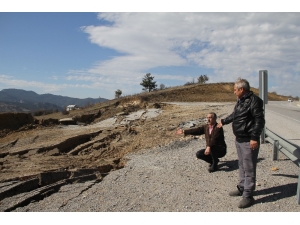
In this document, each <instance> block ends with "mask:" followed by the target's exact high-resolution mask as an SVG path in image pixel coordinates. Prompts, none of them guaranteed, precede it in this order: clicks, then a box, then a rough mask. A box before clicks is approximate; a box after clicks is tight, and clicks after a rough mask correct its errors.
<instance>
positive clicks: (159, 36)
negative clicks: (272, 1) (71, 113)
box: [0, 1, 300, 99]
mask: <svg viewBox="0 0 300 225" xmlns="http://www.w3.org/2000/svg"><path fill="white" fill-rule="evenodd" d="M15 2H18V1H12V2H11V3H10V4H11V5H8V6H7V8H6V9H7V10H5V9H4V10H3V11H2V12H0V90H2V89H5V88H18V89H24V90H32V91H35V92H37V93H38V94H44V93H51V94H56V95H63V96H69V97H76V98H87V97H92V98H98V97H99V96H100V97H102V98H108V99H113V98H114V96H115V91H116V90H117V89H120V90H122V92H123V95H130V94H136V93H140V92H142V86H141V85H140V82H141V81H142V78H143V77H144V75H145V74H146V73H151V74H152V75H153V76H154V80H155V81H157V84H158V85H160V84H164V85H165V86H167V87H170V86H178V85H183V84H185V83H186V82H191V81H193V79H194V80H197V77H199V76H200V75H202V74H206V75H207V76H208V77H209V83H214V82H234V81H235V80H236V79H237V78H238V77H242V78H246V79H248V81H249V82H250V85H251V86H253V87H258V81H259V78H258V74H259V70H268V73H269V76H268V81H269V84H268V89H269V92H273V91H275V92H277V93H278V94H283V95H292V96H300V89H299V87H298V86H299V83H300V76H299V75H300V74H299V73H300V61H299V59H300V13H298V12H294V13H290V12H284V10H279V11H282V13H275V12H268V13H265V12H259V11H258V10H253V11H257V12H258V13H240V12H239V10H238V11H236V12H228V13H223V12H214V13H209V12H205V11H203V12H198V13H192V12H189V10H186V11H187V12H185V13H184V12H181V13H179V12H178V11H180V10H177V9H176V8H174V9H175V10H174V9H173V11H174V12H167V10H165V9H167V8H168V7H165V8H163V7H162V9H161V11H162V12H159V10H150V11H152V13H149V12H147V11H146V10H144V8H141V9H140V11H141V12H139V8H138V9H134V8H133V9H132V10H130V9H129V10H128V9H127V8H124V9H125V10H121V9H120V8H118V7H115V6H114V3H115V1H114V2H112V3H111V5H109V6H108V7H107V6H103V5H101V6H97V5H96V6H94V5H89V6H88V7H87V8H86V7H81V5H76V4H75V3H77V2H76V1H72V2H74V4H75V5H76V7H75V8H74V7H73V8H72V7H68V5H63V6H62V7H61V4H59V1H51V6H49V7H47V4H45V5H46V6H44V5H43V6H39V5H37V7H35V8H34V10H32V8H31V7H30V4H31V3H32V4H33V3H34V2H35V1H26V3H28V4H29V6H27V9H26V7H25V8H24V7H23V5H22V4H24V3H23V2H22V1H20V2H19V4H15ZM43 2H44V3H45V1H43ZM46 2H47V1H46ZM185 2H188V1H185ZM86 3H90V1H86ZM127 3H128V2H127ZM155 3H156V2H155ZM56 4H57V5H56ZM157 4H158V3H157ZM56 6H58V7H56ZM177 6H178V7H179V9H182V7H181V6H180V5H177ZM212 6H213V5H212ZM212 6H210V5H209V7H212ZM28 7H29V8H28ZM152 7H153V6H152ZM209 7H208V9H210V8H209ZM221 8H222V7H221ZM266 8H267V7H265V8H259V7H257V9H259V10H262V11H264V9H266ZM24 9H25V10H24ZM70 9H71V10H70ZM150 9H151V8H150ZM154 9H157V8H156V7H154ZM171 9H172V8H171ZM183 9H184V8H183ZM224 9H225V11H226V7H225V8H224ZM224 9H223V10H224ZM249 9H251V8H249ZM254 9H255V8H254ZM279 9H281V8H280V7H279ZM292 9H293V10H295V9H294V8H292ZM114 10H115V12H118V13H115V12H113V11H114ZM192 10H194V11H196V10H195V9H193V8H192ZM199 10H200V9H199ZM221 10H222V9H221ZM60 11H62V12H60ZM68 11H69V12H68ZM72 11H74V12H72ZM94 11H102V12H105V13H96V12H94ZM197 11H198V10H197ZM209 11H210V10H209ZM228 11H231V10H228ZM240 11H245V10H244V9H243V8H241V10H240ZM250 11H251V10H250ZM275 11H276V8H275ZM287 11H291V10H289V9H288V10H287ZM132 12H135V13H132Z"/></svg>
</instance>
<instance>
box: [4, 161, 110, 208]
mask: <svg viewBox="0 0 300 225" xmlns="http://www.w3.org/2000/svg"><path fill="white" fill-rule="evenodd" d="M107 169H108V168H107V167H106V168H105V167H102V168H90V169H78V170H73V171H67V170H62V171H52V172H44V173H40V174H39V175H38V176H35V177H31V178H29V179H28V180H25V181H24V180H22V179H19V180H13V181H8V182H3V183H0V211H2V212H9V211H12V210H14V209H16V208H18V207H23V206H26V205H28V204H29V203H31V202H32V201H37V200H41V199H43V198H45V197H48V196H50V195H51V194H53V193H56V192H58V191H59V189H60V188H61V187H62V186H64V185H67V184H72V183H77V182H85V181H89V180H95V182H96V183H97V182H100V181H101V180H102V177H103V176H105V175H106V174H107V173H108V172H109V171H108V170H107Z"/></svg>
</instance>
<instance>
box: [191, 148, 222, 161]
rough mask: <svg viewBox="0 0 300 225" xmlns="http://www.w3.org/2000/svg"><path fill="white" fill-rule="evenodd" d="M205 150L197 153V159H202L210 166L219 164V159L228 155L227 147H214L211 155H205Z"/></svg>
mask: <svg viewBox="0 0 300 225" xmlns="http://www.w3.org/2000/svg"><path fill="white" fill-rule="evenodd" d="M204 152H205V149H201V150H199V151H198V152H197V153H196V157H197V158H198V159H202V160H204V161H205V162H208V163H209V164H213V163H214V162H219V159H218V158H222V157H223V156H225V155H226V147H225V146H220V145H216V146H212V147H210V155H205V154H204Z"/></svg>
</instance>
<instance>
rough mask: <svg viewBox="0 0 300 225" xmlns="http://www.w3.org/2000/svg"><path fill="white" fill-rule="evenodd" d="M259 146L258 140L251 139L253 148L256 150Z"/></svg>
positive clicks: (251, 147)
mask: <svg viewBox="0 0 300 225" xmlns="http://www.w3.org/2000/svg"><path fill="white" fill-rule="evenodd" d="M257 148H258V142H257V141H253V140H250V149H251V150H255V149H257Z"/></svg>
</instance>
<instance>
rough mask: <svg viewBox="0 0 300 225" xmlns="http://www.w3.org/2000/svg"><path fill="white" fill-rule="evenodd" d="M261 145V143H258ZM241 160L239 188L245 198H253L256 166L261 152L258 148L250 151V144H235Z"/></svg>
mask: <svg viewBox="0 0 300 225" xmlns="http://www.w3.org/2000/svg"><path fill="white" fill-rule="evenodd" d="M258 143H260V141H258ZM235 146H236V150H237V154H238V158H239V176H240V182H239V184H238V187H239V188H240V189H241V190H243V197H245V198H247V197H253V191H254V190H255V181H256V164H257V157H258V152H259V144H258V148H257V149H255V150H252V149H250V142H242V143H239V142H237V141H236V142H235Z"/></svg>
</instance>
